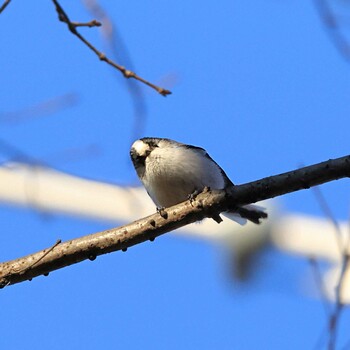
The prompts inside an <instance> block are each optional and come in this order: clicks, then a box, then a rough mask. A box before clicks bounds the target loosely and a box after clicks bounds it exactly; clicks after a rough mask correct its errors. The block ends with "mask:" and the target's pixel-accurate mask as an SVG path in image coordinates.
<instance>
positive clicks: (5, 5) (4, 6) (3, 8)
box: [0, 0, 11, 13]
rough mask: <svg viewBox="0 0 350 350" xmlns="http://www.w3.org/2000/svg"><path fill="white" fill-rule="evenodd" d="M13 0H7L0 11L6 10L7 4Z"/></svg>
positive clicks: (0, 7)
mask: <svg viewBox="0 0 350 350" xmlns="http://www.w3.org/2000/svg"><path fill="white" fill-rule="evenodd" d="M10 1H11V0H5V1H4V3H3V4H2V5H1V6H0V13H1V12H2V11H4V10H5V8H6V7H7V5H8V4H9V3H10Z"/></svg>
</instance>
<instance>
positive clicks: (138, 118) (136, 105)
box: [82, 0, 147, 143]
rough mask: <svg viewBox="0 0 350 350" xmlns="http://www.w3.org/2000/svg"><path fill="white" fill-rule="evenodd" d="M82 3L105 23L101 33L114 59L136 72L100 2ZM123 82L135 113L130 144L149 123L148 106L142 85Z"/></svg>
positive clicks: (121, 38)
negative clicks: (147, 122)
mask: <svg viewBox="0 0 350 350" xmlns="http://www.w3.org/2000/svg"><path fill="white" fill-rule="evenodd" d="M82 2H83V4H84V6H85V7H86V9H87V10H88V11H89V12H90V14H91V15H92V16H93V17H96V18H97V19H98V20H99V21H101V22H102V23H103V26H102V27H101V29H100V31H101V33H102V35H103V37H104V39H105V40H106V42H107V44H108V46H109V47H110V49H111V53H112V55H113V57H114V59H115V60H116V61H118V62H120V63H121V64H123V65H126V66H127V67H129V68H130V69H131V70H133V71H135V67H134V64H133V61H132V59H131V55H130V54H129V51H128V48H127V46H126V45H125V42H124V40H123V37H122V36H121V35H120V34H119V31H118V28H117V26H116V25H115V23H114V22H113V21H112V19H111V17H110V16H109V15H108V13H107V12H106V11H105V10H104V9H103V7H102V6H101V4H100V3H99V2H98V0H82ZM123 82H124V83H125V84H126V87H127V89H128V92H129V95H130V97H131V100H132V105H133V111H134V113H133V115H134V118H133V119H134V122H133V127H132V131H133V132H132V134H131V137H130V143H132V142H134V140H136V139H138V138H140V137H141V135H143V132H144V128H145V125H146V121H147V105H146V101H145V96H144V91H143V90H142V89H141V85H139V84H138V83H137V82H135V81H133V80H128V79H123Z"/></svg>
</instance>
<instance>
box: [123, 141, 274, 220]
mask: <svg viewBox="0 0 350 350" xmlns="http://www.w3.org/2000/svg"><path fill="white" fill-rule="evenodd" d="M130 155H131V160H132V162H133V164H134V167H135V169H136V172H137V175H138V176H139V178H140V180H141V181H142V183H143V185H144V186H145V188H146V190H147V193H148V194H149V196H150V197H151V198H152V200H153V202H154V203H155V204H156V206H157V208H158V209H162V208H167V207H170V206H172V205H175V204H178V203H181V202H184V201H185V200H187V199H189V198H190V196H191V195H193V194H196V193H199V192H201V191H203V189H204V188H205V187H209V188H210V189H212V190H223V189H225V190H227V189H229V188H230V187H232V186H234V184H233V183H232V182H231V180H230V179H229V178H228V176H227V175H226V174H225V172H224V171H223V170H222V169H221V168H220V166H219V165H218V164H217V163H216V162H215V161H214V160H213V159H212V158H211V157H210V156H209V154H208V153H207V152H206V151H205V150H204V149H203V148H200V147H196V146H190V145H186V144H183V143H179V142H176V141H173V140H170V139H165V138H156V137H144V138H142V139H140V140H137V141H135V142H134V143H133V145H132V146H131V150H130ZM226 214H228V215H226V216H228V217H229V218H231V219H233V220H235V221H237V222H238V223H240V224H244V223H245V222H246V220H245V219H248V220H250V221H252V222H254V223H256V224H259V223H260V219H264V218H267V214H266V213H265V212H264V211H262V210H261V208H260V207H257V206H254V205H246V206H241V207H238V208H236V209H235V211H234V212H229V213H226ZM242 219H243V220H242Z"/></svg>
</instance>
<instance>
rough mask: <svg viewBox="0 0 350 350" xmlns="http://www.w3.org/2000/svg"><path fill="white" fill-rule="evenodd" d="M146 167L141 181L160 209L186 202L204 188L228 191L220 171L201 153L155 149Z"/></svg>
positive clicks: (166, 148) (192, 150)
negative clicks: (195, 192)
mask: <svg viewBox="0 0 350 350" xmlns="http://www.w3.org/2000/svg"><path fill="white" fill-rule="evenodd" d="M140 147H141V145H140ZM145 166H146V171H145V176H144V178H143V179H142V181H143V183H144V185H145V187H146V189H147V191H148V193H149V195H150V196H151V198H152V199H153V201H154V202H155V203H156V205H157V206H158V207H169V206H171V205H174V204H177V203H180V202H183V201H185V200H186V199H188V196H189V195H190V194H191V193H193V192H194V191H202V190H203V188H204V187H205V186H208V187H210V188H211V189H223V188H224V187H225V180H224V178H223V176H222V173H221V169H220V168H219V167H218V166H217V164H216V163H215V162H213V161H212V160H211V159H210V158H208V157H206V156H205V152H204V151H202V150H199V149H195V148H186V147H184V146H179V145H174V146H168V147H164V148H162V147H159V148H155V149H154V150H153V151H152V152H151V154H150V155H149V156H148V157H147V158H146V162H145Z"/></svg>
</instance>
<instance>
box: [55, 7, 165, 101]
mask: <svg viewBox="0 0 350 350" xmlns="http://www.w3.org/2000/svg"><path fill="white" fill-rule="evenodd" d="M52 2H53V3H54V5H55V7H56V12H57V14H58V19H59V20H60V21H61V22H63V23H66V24H67V26H68V29H69V30H70V32H71V33H72V34H74V35H75V36H76V37H77V38H79V39H80V40H81V41H82V42H83V43H84V44H85V45H86V46H87V47H88V48H89V49H90V50H92V51H93V52H94V53H95V54H96V55H97V56H98V58H99V59H100V60H101V61H104V62H106V63H107V64H109V65H110V66H112V67H114V68H116V69H117V70H119V71H120V72H121V73H122V74H123V75H124V77H125V78H133V79H135V80H138V81H140V82H141V83H144V84H146V85H148V86H149V87H151V88H152V89H154V90H156V91H157V92H158V93H159V94H161V95H162V96H167V95H170V94H171V91H169V90H166V89H164V88H162V87H159V86H157V85H154V84H152V83H150V82H149V81H147V80H145V79H143V78H141V77H140V76H138V75H137V74H136V73H134V72H132V71H131V70H128V69H126V68H125V67H123V66H121V65H119V64H118V63H116V62H114V61H112V60H111V59H109V58H108V57H107V56H106V55H105V54H104V53H103V52H101V51H99V50H97V49H96V47H95V46H93V45H92V44H91V43H90V42H89V41H87V40H86V39H85V38H84V37H83V36H82V35H81V34H80V33H79V32H78V31H77V26H79V25H77V23H74V22H71V20H70V19H69V17H68V15H67V14H66V12H65V11H64V10H63V8H62V6H61V5H60V4H59V2H58V1H57V0H52ZM92 22H93V21H92ZM85 25H86V24H85ZM80 26H81V24H80ZM95 26H96V25H95Z"/></svg>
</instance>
